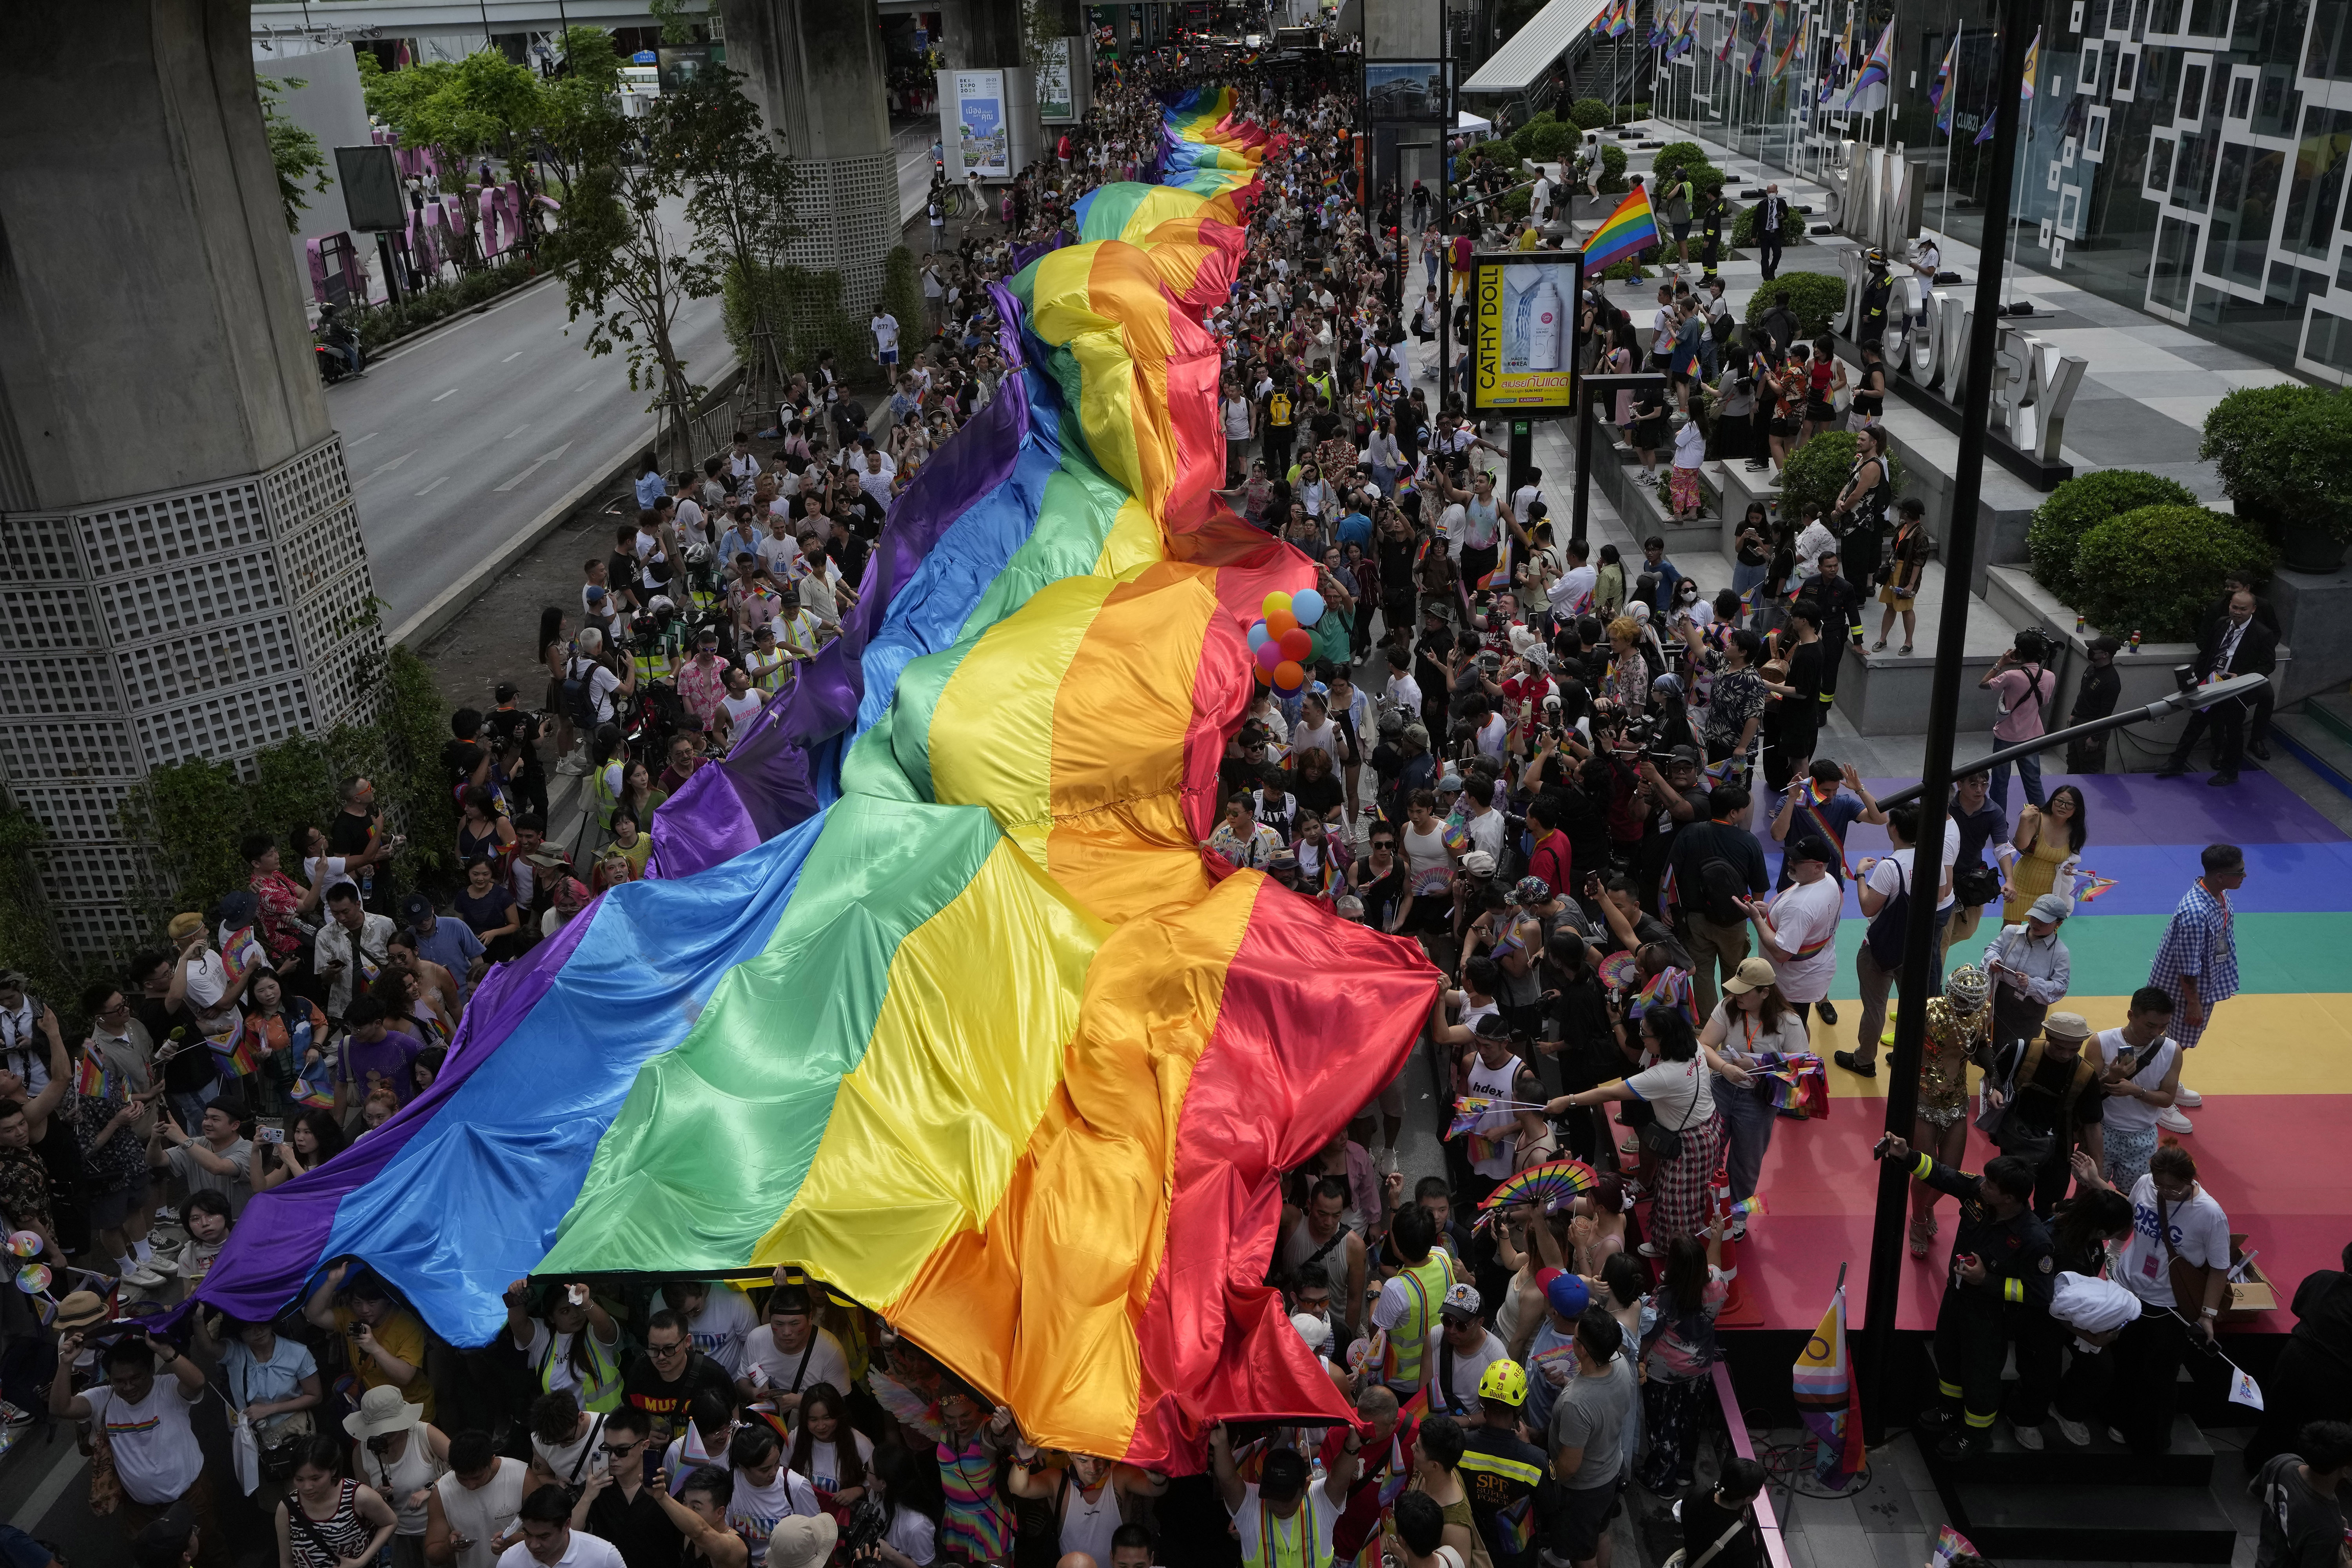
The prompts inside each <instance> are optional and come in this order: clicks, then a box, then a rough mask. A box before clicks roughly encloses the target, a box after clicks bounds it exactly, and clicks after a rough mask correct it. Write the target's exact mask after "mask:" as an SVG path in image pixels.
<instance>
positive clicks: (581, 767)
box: [555, 752, 588, 778]
mask: <svg viewBox="0 0 2352 1568" xmlns="http://www.w3.org/2000/svg"><path fill="white" fill-rule="evenodd" d="M555 771H556V772H557V773H568V774H570V775H571V776H572V777H573V778H579V777H581V776H583V774H585V773H587V772H588V759H587V758H586V757H584V756H583V755H581V754H580V753H579V752H566V753H565V754H564V757H563V759H562V761H561V762H559V763H556V764H555Z"/></svg>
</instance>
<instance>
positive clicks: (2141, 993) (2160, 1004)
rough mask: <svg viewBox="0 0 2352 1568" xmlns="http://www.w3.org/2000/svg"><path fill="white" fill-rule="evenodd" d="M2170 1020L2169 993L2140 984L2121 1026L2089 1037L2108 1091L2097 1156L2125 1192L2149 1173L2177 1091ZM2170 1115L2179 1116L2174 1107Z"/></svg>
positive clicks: (2177, 1066) (2177, 1058) (2177, 1057)
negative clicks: (2161, 1129)
mask: <svg viewBox="0 0 2352 1568" xmlns="http://www.w3.org/2000/svg"><path fill="white" fill-rule="evenodd" d="M2171 1024H2172V998H2171V997H2170V996H2168V995H2167V994H2165V992H2164V990H2163V988H2162V987H2161V986H2156V985H2143V986H2141V987H2140V988H2139V989H2138V990H2137V991H2135V992H2133V993H2132V998H2131V1003H2130V1005H2129V1007H2128V1008H2127V1009H2126V1012H2125V1014H2124V1025H2123V1027H2122V1028H2120V1029H2103V1030H2101V1031H2100V1032H2099V1034H2098V1035H2097V1037H2095V1040H2094V1042H2093V1044H2094V1047H2095V1050H2096V1052H2097V1057H2098V1062H2099V1068H2100V1077H2099V1086H2100V1088H2102V1089H2105V1091H2106V1096H2107V1099H2106V1103H2105V1104H2104V1105H2103V1106H2101V1107H2100V1108H2099V1121H2100V1124H2101V1125H2102V1126H2104V1127H2105V1129H2106V1132H2105V1136H2104V1137H2103V1139H2102V1140H2101V1142H2100V1146H2099V1155H2100V1159H2101V1160H2102V1162H2103V1163H2105V1167H2106V1177H2107V1180H2108V1181H2110V1182H2112V1183H2114V1184H2116V1186H2118V1187H2120V1188H2122V1189H2124V1190H2125V1191H2126V1192H2128V1191H2129V1190H2130V1189H2131V1186H2132V1184H2133V1183H2135V1182H2137V1181H2138V1180H2139V1179H2140V1178H2141V1177H2142V1176H2144V1175H2146V1174H2147V1170H2148V1160H2149V1158H2150V1157H2151V1156H2153V1155H2154V1154H2155V1153H2156V1142H2157V1130H2158V1128H2162V1127H2170V1126H2171V1123H2170V1122H2168V1121H2166V1120H2165V1119H2164V1113H2165V1112H2166V1111H2168V1110H2173V1100H2174V1097H2175V1096H2177V1095H2179V1092H2180V1063H2181V1060H2182V1057H2181V1050H2180V1047H2179V1044H2178V1043H2177V1042H2175V1041H2174V1040H2173V1039H2172V1037H2170V1036H2168V1035H2167V1034H2166V1033H2165V1030H2166V1029H2167V1028H2168V1027H2170V1026H2171ZM2173 1114H2174V1115H2176V1116H2179V1111H2177V1110H2174V1111H2173ZM2180 1120H2181V1121H2188V1120H2189V1119H2188V1118H2187V1117H2185V1116H2181V1117H2180ZM2173 1131H2183V1130H2182V1129H2179V1128H2174V1129H2173Z"/></svg>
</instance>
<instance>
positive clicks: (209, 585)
mask: <svg viewBox="0 0 2352 1568" xmlns="http://www.w3.org/2000/svg"><path fill="white" fill-rule="evenodd" d="M9 20H10V23H11V26H10V27H9V29H8V47H7V49H6V50H5V52H0V247H5V249H0V603H5V614H0V683H5V689H6V690H7V691H8V693H9V700H8V701H7V702H6V703H5V704H0V777H5V784H6V787H7V791H8V794H9V795H10V797H11V798H12V800H13V801H14V803H15V804H16V805H17V806H18V807H20V808H21V809H23V810H25V811H26V812H28V813H29V814H30V815H31V816H33V817H34V818H35V819H36V820H37V821H38V822H40V824H41V825H42V826H44V827H45V828H47V831H48V836H49V841H48V843H47V845H46V846H44V847H39V848H36V849H35V850H33V851H32V857H33V861H34V868H35V870H36V872H37V875H38V877H39V879H40V882H41V885H42V888H43V890H44V892H45V894H46V896H47V900H48V903H49V906H50V910H51V913H52V916H53V919H54V925H55V931H56V933H57V936H58V942H59V944H60V945H61V946H62V947H63V948H64V949H65V950H66V951H68V952H70V953H72V954H73V955H75V956H76V957H79V958H85V959H93V960H94V959H100V958H103V957H107V956H109V955H110V954H119V952H121V949H123V948H125V947H127V946H129V945H131V943H133V942H141V941H145V940H148V939H150V938H151V937H152V932H151V931H149V930H148V929H147V926H146V921H145V918H144V917H145V915H146V913H147V912H148V911H147V910H144V909H142V907H141V905H142V901H143V898H142V895H146V896H152V886H153V884H152V878H151V877H149V876H148V875H147V874H146V873H147V871H148V868H149V867H150V865H151V864H152V853H151V851H150V849H149V848H148V847H145V846H142V845H141V844H139V843H137V842H135V841H133V840H131V839H130V838H129V837H126V836H125V835H124V833H123V831H122V828H121V811H122V807H123V805H124V803H125V801H126V799H127V798H128V797H129V796H130V795H131V792H132V791H133V790H134V789H135V788H136V786H137V785H138V784H139V783H140V781H141V780H142V778H143V777H144V776H145V775H146V774H147V773H148V771H149V770H150V769H152V768H154V767H158V766H161V765H163V764H166V763H178V762H184V761H188V760H192V759H196V758H208V759H211V760H215V761H230V762H237V761H243V760H245V759H247V758H249V757H251V755H252V754H253V752H255V751H257V749H259V748H261V747H263V746H266V745H268V744H270V743H272V742H277V741H279V740H282V739H284V738H285V737H286V736H288V735H289V734H294V733H298V732H306V731H323V730H326V729H328V728H330V727H331V726H333V725H335V724H338V723H342V722H347V721H362V722H363V721H366V720H367V719H368V718H369V717H370V714H371V711H372V704H373V700H374V693H373V687H372V686H370V685H365V684H362V682H363V679H364V677H365V674H366V672H367V671H368V670H370V669H372V668H376V667H378V666H379V665H380V663H381V660H382V657H383V632H382V629H381V628H380V627H379V626H373V624H366V625H362V616H364V614H365V611H366V607H367V605H368V601H369V600H370V598H371V597H372V596H373V589H372V585H371V584H370V581H369V576H368V566H367V558H366V553H365V551H364V549H363V547H362V544H361V542H360V530H359V519H358V514H357V512H356V511H355V510H354V509H353V507H352V491H351V483H350V480H349V478H348V477H347V476H346V474H345V472H344V468H343V454H342V447H341V441H340V440H339V438H338V437H336V435H335V432H334V429H333V427H332V426H331V425H330V423H329V422H328V418H327V408H326V403H325V400H324V398H323V397H322V396H321V395H320V386H319V373H318V370H317V367H316V366H315V365H314V364H313V363H312V353H311V346H310V334H309V332H308V331H307V330H306V327H305V324H304V314H303V308H302V293H301V289H300V287H299V284H298V280H297V279H296V276H295V270H294V259H293V254H292V251H291V249H290V247H289V245H288V243H287V232H286V222H285V217H284V215H283V214H282V212H281V211H280V208H279V205H278V181H277V174H276V171H275V170H274V169H273V167H272V166H271V163H270V158H269V149H268V143H267V142H266V141H265V139H264V135H263V132H262V121H261V106H260V101H259V99H258V96H257V91H256V89H255V86H254V64H253V55H252V43H251V37H250V31H249V18H248V14H247V5H244V4H242V3H240V0H81V3H80V4H77V5H57V6H49V5H22V6H16V7H12V8H11V11H10V16H9ZM94 103H104V104H105V105H106V106H107V108H106V112H104V113H102V114H93V113H91V112H90V105H92V104H94ZM324 808H325V805H324V803H322V805H321V809H324Z"/></svg>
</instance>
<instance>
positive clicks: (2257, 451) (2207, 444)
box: [2197, 382, 2342, 517]
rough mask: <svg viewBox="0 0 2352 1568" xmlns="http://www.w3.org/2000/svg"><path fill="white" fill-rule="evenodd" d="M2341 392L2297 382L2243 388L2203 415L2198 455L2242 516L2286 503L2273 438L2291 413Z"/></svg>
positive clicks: (2265, 513)
mask: <svg viewBox="0 0 2352 1568" xmlns="http://www.w3.org/2000/svg"><path fill="white" fill-rule="evenodd" d="M2341 395H2342V394H2340V393H2338V392H2336V391H2334V390H2333V389H2330V388H2324V387H2317V386H2306V385H2305V384H2302V383H2300V382H2296V383H2293V384H2288V385H2284V386H2242V387H2240V388H2239V389H2238V390H2237V391H2235V392H2232V393H2231V394H2229V395H2226V396H2225V397H2223V398H2222V399H2221V401H2220V402H2219V403H2216V404H2215V405H2213V406H2212V409H2211V410H2210V412H2209V413H2207V415H2206V416H2205V438H2204V440H2203V441H2202V442H2200V444H2199V446H2198V448H2197V455H2198V456H2199V457H2200V458H2204V459H2205V460H2207V461H2208V462H2210V463H2211V464H2212V465H2213V469H2214V472H2216V473H2217V474H2219V475H2220V476H2221V489H2222V492H2223V493H2224V494H2226V495H2227V496H2228V497H2229V498H2230V499H2231V500H2232V501H2235V502H2236V503H2237V507H2238V512H2239V515H2240V516H2242V517H2270V516H2274V515H2276V514H2277V513H2278V512H2280V511H2282V510H2284V509H2285V508H2286V505H2287V488H2286V484H2285V477H2286V476H2285V470H2284V465H2283V464H2282V463H2281V462H2280V461H2279V458H2280V453H2279V450H2278V447H2276V446H2275V445H2274V441H2273V438H2274V437H2276V435H2277V433H2278V431H2279V429H2280V427H2281V426H2283V425H2284V424H2285V423H2286V422H2287V420H2288V419H2289V418H2290V417H2291V416H2294V415H2295V414H2297V413H2299V412H2301V411H2302V410H2303V409H2305V408H2307V407H2310V406H2312V405H2315V404H2318V403H2324V402H2326V401H2327V400H2328V399H2330V398H2335V397H2339V396H2341Z"/></svg>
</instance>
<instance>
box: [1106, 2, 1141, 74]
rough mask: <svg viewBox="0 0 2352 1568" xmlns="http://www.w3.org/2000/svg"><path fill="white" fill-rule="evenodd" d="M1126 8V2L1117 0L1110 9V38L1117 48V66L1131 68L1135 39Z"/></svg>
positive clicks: (1133, 59)
mask: <svg viewBox="0 0 2352 1568" xmlns="http://www.w3.org/2000/svg"><path fill="white" fill-rule="evenodd" d="M1127 6H1128V0H1118V3H1117V4H1115V5H1112V6H1111V7H1110V36H1111V41H1112V42H1114V43H1116V44H1117V45H1118V61H1119V64H1120V65H1121V66H1126V67H1131V66H1133V65H1134V64H1135V39H1134V37H1132V36H1131V33H1132V30H1131V29H1130V28H1129V25H1128V24H1129V21H1130V20H1131V16H1130V14H1129V11H1128V8H1127Z"/></svg>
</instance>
